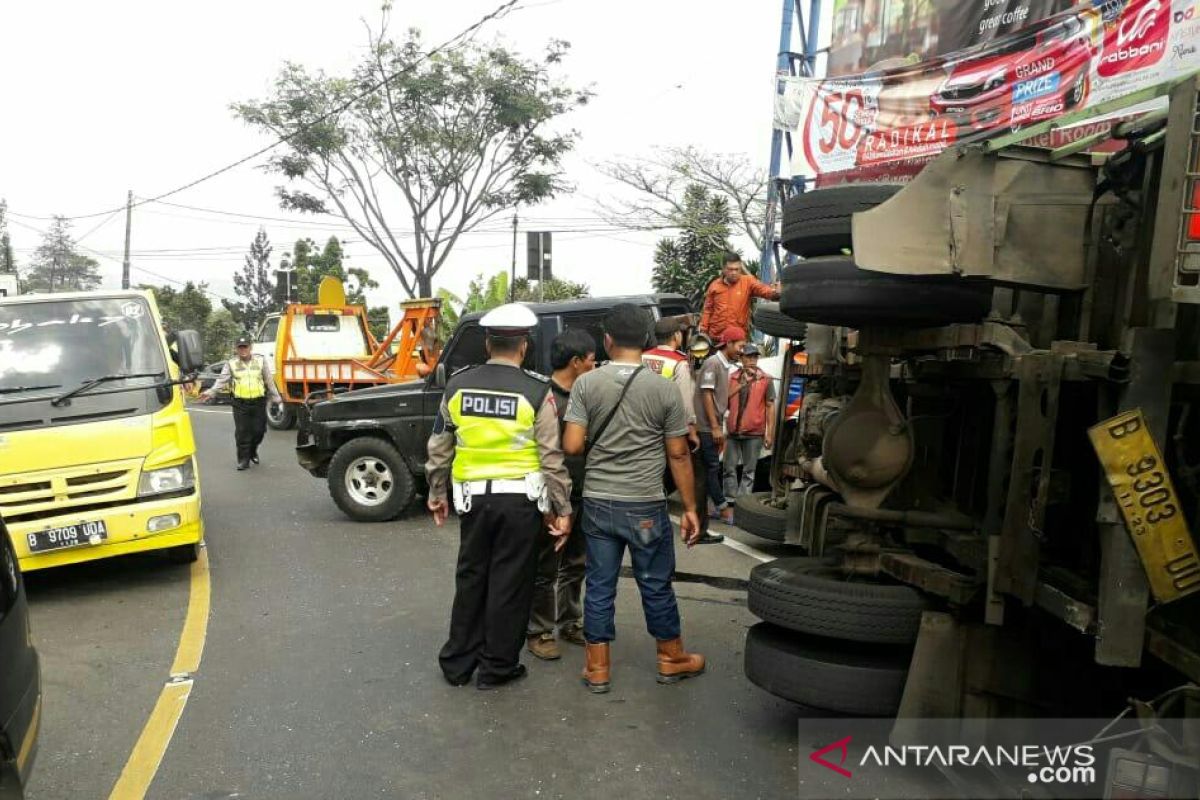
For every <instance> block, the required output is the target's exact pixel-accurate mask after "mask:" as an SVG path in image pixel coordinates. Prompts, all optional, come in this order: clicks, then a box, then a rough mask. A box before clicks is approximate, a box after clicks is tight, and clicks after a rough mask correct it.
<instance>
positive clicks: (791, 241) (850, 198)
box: [781, 183, 903, 258]
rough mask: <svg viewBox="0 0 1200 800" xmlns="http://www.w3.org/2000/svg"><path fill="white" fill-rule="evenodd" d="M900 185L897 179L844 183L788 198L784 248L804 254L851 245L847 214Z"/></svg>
mask: <svg viewBox="0 0 1200 800" xmlns="http://www.w3.org/2000/svg"><path fill="white" fill-rule="evenodd" d="M901 188H903V184H899V183H848V184H845V185H844V186H830V187H829V188H828V189H815V190H813V191H811V192H801V193H800V194H798V195H795V196H793V197H790V198H788V200H787V202H786V203H784V205H783V228H782V231H781V233H782V234H783V236H782V239H781V241H782V243H783V247H784V249H785V250H787V251H788V252H790V253H795V254H796V255H799V256H804V257H805V258H809V257H812V256H832V255H837V254H838V253H840V252H842V251H843V250H849V249H851V241H850V217H851V215H853V214H854V213H855V212H858V211H867V210H868V209H871V208H874V207H875V206H877V205H879V204H880V203H882V202H883V201H884V200H888V199H890V198H891V196H892V195H894V194H895V193H896V192H898V191H900V189H901Z"/></svg>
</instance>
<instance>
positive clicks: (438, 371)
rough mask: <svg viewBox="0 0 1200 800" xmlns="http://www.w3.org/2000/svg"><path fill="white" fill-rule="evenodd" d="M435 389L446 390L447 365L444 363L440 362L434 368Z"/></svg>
mask: <svg viewBox="0 0 1200 800" xmlns="http://www.w3.org/2000/svg"><path fill="white" fill-rule="evenodd" d="M433 388H435V389H445V388H446V364H445V362H443V361H439V362H438V364H437V366H436V367H434V368H433Z"/></svg>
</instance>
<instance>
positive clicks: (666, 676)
mask: <svg viewBox="0 0 1200 800" xmlns="http://www.w3.org/2000/svg"><path fill="white" fill-rule="evenodd" d="M702 672H704V656H702V655H700V654H698V653H688V652H686V651H685V650H684V649H683V639H667V640H665V641H659V642H658V682H659V683H678V682H679V681H681V680H683V679H684V678H694V677H696V676H697V675H699V674H700V673H702Z"/></svg>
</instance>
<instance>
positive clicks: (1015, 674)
mask: <svg viewBox="0 0 1200 800" xmlns="http://www.w3.org/2000/svg"><path fill="white" fill-rule="evenodd" d="M1197 90H1198V85H1197V83H1196V82H1195V81H1194V80H1189V81H1187V82H1185V83H1183V84H1181V85H1179V86H1177V87H1176V88H1175V89H1174V90H1173V93H1172V96H1171V102H1170V111H1169V116H1168V114H1167V113H1166V112H1164V113H1162V114H1159V115H1156V116H1151V117H1149V118H1143V119H1142V120H1139V121H1137V122H1136V123H1128V124H1124V125H1119V126H1117V128H1116V129H1115V131H1116V135H1117V136H1118V137H1121V138H1125V139H1126V140H1127V142H1128V145H1127V147H1126V148H1125V149H1124V150H1123V151H1121V152H1120V153H1119V154H1117V155H1114V156H1112V157H1110V158H1107V159H1103V158H1099V157H1096V158H1093V157H1092V156H1091V155H1090V154H1086V153H1075V152H1067V151H1066V149H1064V151H1060V152H1052V151H1046V150H1041V149H1037V148H1023V147H1019V146H1012V147H1007V148H1005V149H1003V150H1000V151H997V152H988V151H987V150H986V148H982V147H977V148H974V149H968V150H963V151H960V152H948V153H946V154H944V155H943V156H941V157H940V158H939V159H937V160H936V161H935V162H933V164H931V165H930V166H929V167H928V168H926V170H925V171H924V172H922V173H921V174H920V175H918V176H917V177H916V178H915V179H914V180H913V182H912V183H911V184H909V185H907V186H906V187H904V188H903V189H902V190H900V191H899V192H896V193H894V194H893V193H885V196H886V197H888V198H890V199H884V201H883V202H882V203H881V204H879V205H877V206H876V207H875V208H874V209H873V210H870V211H864V212H861V213H856V214H854V216H853V240H852V245H853V247H852V251H853V256H852V257H851V256H846V255H845V254H844V253H845V251H844V250H843V251H840V253H839V250H838V249H837V248H839V247H844V248H846V249H847V250H849V249H851V248H850V245H851V242H844V243H839V242H837V241H831V240H830V239H829V237H828V235H825V234H823V235H824V236H825V238H824V239H823V240H819V239H818V238H817V237H814V238H813V239H812V240H811V241H806V240H804V239H803V235H802V233H798V234H796V236H797V238H796V239H795V240H794V241H791V242H785V245H786V246H788V247H789V249H790V250H792V251H793V252H794V253H797V254H799V255H802V256H804V257H805V259H806V260H804V261H801V262H800V263H799V264H796V265H794V266H791V267H788V268H787V269H785V270H784V272H783V283H784V290H783V294H784V296H783V299H782V302H781V303H780V310H781V311H783V312H784V313H786V314H788V315H790V316H792V317H793V318H795V319H798V320H801V321H804V322H807V323H809V326H808V335H807V338H806V341H805V342H804V343H803V344H802V343H801V342H799V341H795V340H794V341H793V342H792V345H791V347H792V349H793V350H800V349H804V350H805V351H806V353H807V359H804V360H803V361H805V363H798V362H800V361H802V359H795V358H792V357H787V358H785V359H784V364H785V372H784V374H783V376H782V385H783V386H784V387H791V388H794V387H798V386H801V385H802V386H803V389H802V391H803V396H804V402H803V406H802V408H801V409H800V410H799V411H798V412H794V410H793V411H789V410H788V409H787V405H788V404H786V403H780V404H779V418H778V419H777V430H778V431H780V435H779V437H778V441H779V446H778V449H777V451H776V457H775V459H774V464H773V468H772V491H771V493H770V495H769V497H761V498H758V499H757V500H756V501H755V502H757V503H758V504H759V505H758V511H757V512H756V516H757V517H758V518H759V520H760V521H761V519H762V514H763V513H764V511H765V512H768V513H769V512H771V511H772V510H774V512H775V513H776V514H777V515H778V518H779V520H780V522H779V526H780V528H779V530H780V537H779V538H781V539H782V540H783V541H786V542H788V543H790V544H795V545H798V546H800V547H801V548H803V550H804V551H805V552H806V555H807V557H806V558H797V559H783V560H781V561H780V562H776V563H775V565H774V567H773V569H770V570H769V569H767V568H768V567H771V566H772V565H764V566H763V567H760V568H758V569H757V570H756V574H755V575H754V576H753V577H752V581H751V596H750V606H751V610H752V611H755V613H757V614H758V615H759V616H760V618H762V619H764V620H765V621H766V622H765V623H764V625H768V626H770V628H771V629H770V630H769V631H760V632H758V633H756V634H754V635H752V637H751V642H750V643H748V647H747V672H748V674H749V675H750V677H751V679H752V680H754V681H755V682H757V683H759V684H760V685H763V686H764V687H765V688H767V689H768V690H771V691H775V692H776V693H777V694H781V695H782V696H789V698H790V699H793V700H797V701H799V702H804V703H809V704H812V705H816V706H818V707H823V708H829V709H831V710H835V711H850V712H854V713H870V714H877V715H886V714H896V713H898V714H899V715H900V716H902V717H905V716H907V717H926V716H965V717H991V716H1014V715H1015V716H1021V715H1025V716H1044V715H1055V714H1058V715H1067V714H1072V713H1074V714H1076V715H1079V714H1081V713H1082V714H1084V715H1087V714H1092V715H1098V716H1103V715H1105V714H1107V712H1109V711H1113V712H1114V713H1115V712H1116V711H1118V710H1120V708H1121V706H1122V705H1123V704H1124V699H1125V698H1127V697H1129V696H1154V695H1156V694H1158V693H1159V692H1161V691H1163V690H1165V689H1170V688H1171V687H1173V686H1176V685H1178V684H1181V683H1185V682H1187V681H1193V682H1200V628H1198V626H1197V625H1196V623H1195V620H1196V618H1197V612H1198V611H1200V601H1198V600H1197V595H1196V594H1195V592H1197V591H1198V590H1200V561H1198V560H1197V558H1196V550H1195V545H1194V543H1193V541H1192V539H1191V536H1190V534H1189V533H1188V524H1189V523H1190V524H1191V526H1192V529H1194V527H1195V525H1196V524H1197V520H1200V305H1197V302H1198V301H1200V288H1198V285H1200V242H1198V241H1196V239H1197V237H1200V215H1196V214H1195V213H1194V212H1195V207H1196V206H1197V203H1196V197H1197V195H1196V193H1195V192H1196V187H1197V186H1198V185H1200V183H1198V181H1197V175H1198V171H1200V166H1198V165H1200V115H1198V110H1197V102H1196V101H1197ZM842 191H843V193H845V190H842ZM868 191H869V190H864V194H865V193H867V192H868ZM821 194H822V190H818V191H816V192H811V193H808V195H809V196H808V197H807V198H806V199H805V200H804V201H803V202H804V203H805V204H806V209H807V211H806V212H805V213H807V214H808V215H809V216H812V215H813V212H812V210H811V209H812V208H813V207H814V205H815V204H816V203H818V202H820V195H821ZM876 194H878V192H876ZM838 202H840V203H842V204H843V205H845V200H844V199H841V200H839V201H838ZM786 225H787V223H786V220H785V227H786ZM797 230H799V229H797ZM839 259H840V260H842V261H846V262H850V267H851V272H853V275H850V274H849V273H847V274H846V278H845V280H841V282H840V283H839V282H838V281H839V280H840V279H839V278H838V276H837V275H836V274H835V273H834V272H833V271H831V270H832V269H834V267H835V262H838V260H839ZM838 268H839V269H840V267H838ZM866 268H869V269H870V270H871V272H866ZM831 281H832V282H833V283H834V284H837V286H838V287H839V291H842V292H843V293H842V294H841V295H839V297H840V300H839V303H837V304H835V303H831V302H830V301H829V297H830V293H829V291H828V289H829V287H830V286H831V285H832V284H831ZM977 282H978V283H977ZM979 284H983V285H985V286H986V292H987V296H988V298H989V300H988V302H989V310H987V311H986V312H985V313H986V316H983V317H982V318H979V316H976V317H975V318H973V319H972V321H964V317H967V318H971V316H972V315H973V314H976V312H975V311H973V310H972V308H971V307H972V304H973V303H974V302H975V299H974V298H977V297H978V295H979V292H978V289H977V288H975V287H977V286H978V285H979ZM947 323H950V324H947ZM768 333H770V331H768ZM741 512H742V507H739V516H740V515H741ZM817 565H820V566H819V567H818V566H817ZM818 570H824V572H823V573H822V575H823V578H822V580H821V581H818V580H817V577H816V576H817V571H818ZM837 581H840V582H841V583H843V584H845V588H843V589H837V588H835V587H836V582H837ZM838 592H840V593H841V594H842V595H844V597H843V602H842V606H841V610H840V611H837V612H836V613H835V614H833V616H830V617H828V618H826V617H823V616H822V612H821V607H822V606H821V603H822V602H824V601H827V600H829V598H830V597H832V596H833V595H834V594H837V593H838ZM756 608H757V610H756ZM897 609H899V610H897ZM831 613H832V612H831ZM880 615H883V617H884V618H886V619H887V620H888V622H887V624H886V625H884V626H880V625H879V623H878V620H879V618H880ZM835 618H836V619H835ZM872 619H874V622H872ZM1064 625H1065V626H1066V628H1069V629H1073V630H1074V631H1075V632H1076V635H1071V634H1069V633H1068V631H1067V630H1066V628H1064V627H1063V626H1064ZM822 626H825V627H824V628H822ZM839 626H840V627H839ZM813 635H816V636H822V637H827V638H829V637H832V638H834V639H837V640H840V641H842V642H846V643H853V645H852V647H851V646H849V645H848V649H847V650H846V651H845V652H844V653H843V654H842V656H841V658H842V659H843V660H842V663H843V665H851V664H856V665H858V668H859V669H860V671H862V670H866V671H862V675H863V676H864V677H863V678H862V687H875V689H864V690H866V691H873V692H874V694H873V696H874V697H876V699H877V700H878V702H877V703H875V704H874V705H871V706H870V707H869V708H862V707H857V708H849V707H844V706H843V707H838V706H837V705H836V704H830V702H829V700H828V699H827V698H828V695H827V694H826V695H824V696H823V697H821V698H818V697H816V695H815V694H814V693H808V692H806V690H805V689H804V688H803V687H799V688H798V687H797V686H796V685H793V684H794V683H795V682H792V683H788V682H787V681H786V680H785V676H784V675H783V674H782V671H781V670H779V669H777V668H776V667H775V666H774V664H777V663H778V659H780V658H783V657H785V656H786V657H788V658H792V659H793V664H794V663H799V662H796V661H795V658H796V656H797V651H796V648H797V647H800V648H803V647H804V646H805V645H803V644H800V645H797V644H796V643H797V642H801V643H803V642H805V641H807V640H805V639H804V638H803V637H805V636H813ZM771 637H775V638H774V639H772V638H771ZM813 641H815V640H813ZM864 643H865V644H864ZM863 647H867V648H874V649H873V650H868V651H856V650H854V648H863ZM806 652H807V653H808V654H807V655H804V658H807V659H808V661H807V662H805V663H806V664H808V665H811V664H812V663H817V662H819V661H820V658H818V657H817V656H816V655H813V652H815V651H811V650H810V651H806ZM802 655H803V654H802ZM868 655H869V656H870V658H873V659H874V661H871V662H870V664H868V666H869V667H870V668H871V669H866V668H865V667H863V664H864V663H866V662H864V661H863V659H864V658H867V657H868ZM888 658H891V662H888V660H887V659H888ZM868 660H869V659H868ZM889 663H890V664H891V665H892V666H889ZM896 664H898V665H899V666H895V665H896ZM998 664H1002V665H1003V668H1002V669H998V668H997V665H998ZM1051 665H1053V666H1055V667H1056V668H1054V669H1047V667H1049V666H1051ZM804 668H806V669H808V668H810V667H809V666H805V667H804ZM1131 668H1140V669H1138V670H1136V671H1135V670H1133V669H1131ZM872 669H873V670H874V672H873V673H872V672H871V670H872ZM889 670H890V671H889ZM845 674H846V675H849V674H850V673H849V672H846V673H845ZM868 675H869V677H868ZM881 676H882V677H881ZM888 676H890V677H888ZM897 676H898V677H897ZM881 680H882V681H883V682H885V683H886V682H887V680H891V683H890V684H889V686H890V688H889V689H888V690H887V691H886V692H883V693H882V694H881V693H880V692H879V691H876V690H877V688H878V687H879V685H880V683H881ZM785 684H786V685H785ZM822 703H824V705H822ZM1187 705H1188V711H1187V714H1186V715H1187V716H1189V717H1190V716H1195V715H1196V714H1197V713H1200V708H1197V702H1196V698H1195V697H1191V699H1190V700H1189V701H1188V704H1187Z"/></svg>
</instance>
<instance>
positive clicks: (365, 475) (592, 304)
mask: <svg viewBox="0 0 1200 800" xmlns="http://www.w3.org/2000/svg"><path fill="white" fill-rule="evenodd" d="M617 303H635V304H637V305H640V306H643V307H644V308H646V309H647V310H648V311H650V313H651V315H652V316H654V318H655V319H657V318H659V317H663V316H675V315H677V314H687V313H690V311H691V309H690V307H689V305H688V301H687V298H685V297H683V296H682V295H677V294H652V295H633V296H629V297H601V298H589V299H584V300H567V301H562V302H557V303H529V304H528V306H529V309H530V310H531V311H533V313H534V314H536V315H537V317H538V326H537V328H536V329H535V330H534V332H533V346H532V347H530V348H529V352H528V354H527V355H526V358H525V364H524V366H525V368H526V369H529V370H533V371H535V372H540V373H542V374H544V375H549V374H550V343H551V342H552V341H553V340H554V337H556V336H558V334H560V333H562V332H563V331H565V330H568V329H571V328H582V329H584V330H586V331H588V332H589V333H591V334H592V337H593V338H594V339H595V340H596V360H597V361H602V360H604V359H605V358H606V357H607V356H606V354H605V353H604V336H603V334H602V332H601V323H602V321H603V320H604V317H605V316H606V315H607V314H608V311H609V309H610V308H612V307H613V306H614V305H616V304H617ZM482 316H483V314H482V313H475V314H468V315H466V316H464V317H463V318H462V320H461V321H460V322H459V325H458V327H457V328H456V329H455V331H454V334H453V335H452V336H451V338H450V341H449V342H448V343H447V344H446V347H445V349H444V350H443V351H442V357H441V360H440V361H439V362H438V365H437V369H436V370H435V371H434V372H433V374H431V375H430V376H429V377H428V378H426V379H425V380H420V381H413V382H411V383H398V384H392V385H389V386H377V387H373V388H370V389H360V390H358V391H354V392H346V393H345V394H339V395H337V396H335V397H333V398H331V399H329V400H323V401H321V402H318V403H315V404H313V405H311V406H310V407H309V408H308V410H307V413H302V414H301V418H300V432H299V435H298V437H297V446H296V455H297V457H298V459H299V461H300V465H301V466H302V467H304V468H305V469H307V470H308V471H309V472H311V473H312V474H313V475H315V476H316V477H318V478H328V481H329V493H330V494H331V495H332V496H333V500H334V502H335V503H337V505H338V508H340V509H341V510H342V511H344V512H345V513H346V515H347V516H349V517H350V518H351V519H355V520H359V521H362V522H378V521H382V520H388V519H392V518H394V517H396V516H398V515H399V514H401V513H402V512H403V511H404V510H405V509H406V508H407V507H408V506H409V505H410V504H411V503H412V502H413V500H414V499H415V498H416V497H417V495H418V493H423V492H424V491H425V488H426V487H425V444H426V442H428V441H429V434H430V431H431V430H432V428H433V418H434V416H436V414H437V410H438V406H439V405H440V404H441V402H442V389H443V388H444V387H445V386H446V376H447V375H451V374H453V373H454V372H455V371H456V370H459V369H461V368H463V367H466V366H470V365H472V364H482V363H483V362H484V361H486V360H487V353H486V351H485V349H484V342H483V339H484V334H483V328H481V327H480V326H479V319H480V317H482Z"/></svg>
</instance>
